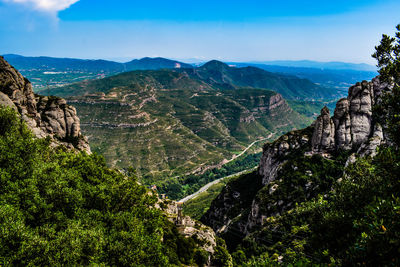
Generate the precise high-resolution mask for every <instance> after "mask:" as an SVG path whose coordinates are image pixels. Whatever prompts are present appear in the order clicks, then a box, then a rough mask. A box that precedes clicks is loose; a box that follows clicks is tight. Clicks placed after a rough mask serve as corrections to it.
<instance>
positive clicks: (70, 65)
mask: <svg viewBox="0 0 400 267" xmlns="http://www.w3.org/2000/svg"><path fill="white" fill-rule="evenodd" d="M3 57H4V58H5V59H6V60H7V61H8V62H9V63H10V64H12V65H13V66H14V67H15V68H17V69H21V70H24V69H41V70H52V71H90V72H101V71H104V72H124V71H131V70H156V69H164V68H167V69H172V68H192V67H193V66H192V65H190V64H186V63H183V62H179V61H175V60H170V59H166V58H160V57H157V58H149V57H145V58H142V59H134V60H132V61H129V62H126V63H119V62H114V61H108V60H102V59H98V60H92V59H75V58H54V57H24V56H20V55H14V54H7V55H4V56H3Z"/></svg>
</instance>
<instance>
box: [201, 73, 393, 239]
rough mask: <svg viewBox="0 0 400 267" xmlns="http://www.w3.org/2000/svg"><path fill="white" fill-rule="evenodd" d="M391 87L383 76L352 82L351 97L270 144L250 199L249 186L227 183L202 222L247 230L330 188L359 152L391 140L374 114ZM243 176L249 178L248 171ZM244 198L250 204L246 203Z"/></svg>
mask: <svg viewBox="0 0 400 267" xmlns="http://www.w3.org/2000/svg"><path fill="white" fill-rule="evenodd" d="M390 90H391V87H390V86H388V84H386V83H381V82H380V81H379V78H375V79H373V80H372V81H371V82H367V81H363V82H361V83H357V84H355V85H354V86H351V87H350V88H349V92H348V97H347V98H343V99H340V100H339V101H338V102H337V104H336V108H335V111H334V113H333V116H331V113H330V111H329V109H328V108H327V107H324V108H323V109H322V110H321V115H320V116H319V117H318V118H317V119H316V121H315V122H314V123H313V124H312V125H311V126H310V127H308V128H305V129H303V130H298V131H292V132H289V133H287V134H285V135H283V136H281V137H280V138H279V139H278V140H276V141H275V142H273V143H268V144H266V145H265V146H264V148H263V155H262V157H261V160H260V165H259V168H258V170H257V172H256V173H254V174H253V180H254V181H253V183H257V180H260V181H261V186H260V187H259V190H257V191H256V192H253V193H252V194H249V195H248V196H247V198H250V199H244V198H243V197H240V196H242V195H243V194H244V193H245V192H247V191H250V190H246V189H243V188H242V189H241V190H242V191H240V192H239V191H238V190H236V191H238V192H236V191H235V190H232V188H231V187H232V184H233V183H229V184H228V185H227V187H226V188H225V189H224V190H223V191H222V193H221V195H219V196H218V197H217V198H216V199H215V200H214V202H213V203H212V206H211V207H210V209H209V211H208V212H207V213H206V214H205V216H204V217H203V218H202V220H203V222H205V223H207V224H208V225H211V226H212V227H213V228H214V230H216V231H219V232H224V233H225V235H229V234H232V233H233V232H236V233H237V232H240V234H241V235H242V236H245V235H248V234H249V233H251V232H252V231H254V230H255V229H257V228H258V227H259V226H261V225H262V224H263V223H264V221H265V220H266V219H267V218H268V217H270V216H276V215H278V214H280V213H281V212H283V211H285V210H286V211H287V210H289V209H291V208H293V207H294V206H293V205H295V203H298V202H301V201H305V200H309V199H311V198H313V197H315V196H316V195H318V194H321V193H323V192H326V190H329V188H330V187H331V186H332V184H333V183H334V182H335V180H336V179H338V178H339V177H341V176H342V174H343V169H344V166H345V165H346V164H348V163H349V162H352V161H353V160H354V159H355V156H374V155H375V154H376V148H377V147H378V146H379V145H381V144H383V143H385V142H390V141H389V140H388V138H387V136H386V134H385V126H384V125H382V122H378V121H377V120H375V118H374V109H373V108H374V105H375V104H377V103H379V101H380V98H381V96H382V94H383V93H384V92H386V91H390ZM239 180H248V183H247V184H249V185H250V184H251V180H249V179H248V178H246V177H243V178H242V177H241V178H239ZM235 183H238V181H236V182H235ZM253 191H254V190H253ZM243 202H247V203H250V202H251V204H250V205H248V206H247V207H244V206H243V205H242V203H243ZM227 214H229V216H228V215H227ZM234 220H236V222H235V223H232V221H234ZM215 222H218V223H215ZM230 227H231V228H232V229H229V228H230Z"/></svg>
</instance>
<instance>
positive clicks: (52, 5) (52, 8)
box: [3, 0, 79, 13]
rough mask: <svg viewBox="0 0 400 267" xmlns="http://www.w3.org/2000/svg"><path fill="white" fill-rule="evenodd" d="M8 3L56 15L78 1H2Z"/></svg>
mask: <svg viewBox="0 0 400 267" xmlns="http://www.w3.org/2000/svg"><path fill="white" fill-rule="evenodd" d="M3 1H4V2H8V3H16V4H24V5H28V6H30V7H33V8H34V9H36V10H39V11H44V12H50V13H57V12H59V11H61V10H64V9H67V8H69V7H70V6H71V5H73V4H74V3H76V2H78V1H79V0H3Z"/></svg>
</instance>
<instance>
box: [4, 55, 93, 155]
mask: <svg viewBox="0 0 400 267" xmlns="http://www.w3.org/2000/svg"><path fill="white" fill-rule="evenodd" d="M10 101H11V103H12V104H13V105H11V103H10ZM0 103H1V104H3V103H4V104H5V105H7V106H11V107H14V108H15V109H16V110H17V111H18V112H19V113H20V114H21V117H22V119H23V120H24V121H25V122H26V123H27V125H28V127H29V128H30V129H31V130H32V132H33V133H34V134H35V136H36V137H38V138H44V137H47V136H49V137H50V138H51V139H52V141H53V142H52V143H53V144H54V145H59V144H63V145H65V146H66V147H69V148H76V149H78V150H82V151H86V152H88V153H90V147H89V144H88V141H87V139H86V138H85V137H84V136H83V135H82V133H81V130H80V121H79V118H78V116H77V115H76V110H75V108H74V107H72V106H69V105H67V103H66V101H65V100H64V99H62V98H58V97H45V96H39V95H35V94H34V93H33V90H32V85H31V83H30V82H29V81H28V80H27V79H25V78H24V77H23V76H22V75H21V74H20V73H19V72H18V71H17V70H16V69H14V68H13V67H12V66H11V65H10V64H8V63H7V62H6V61H5V60H4V59H3V58H2V57H0Z"/></svg>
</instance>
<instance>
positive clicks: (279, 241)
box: [233, 148, 400, 266]
mask: <svg viewBox="0 0 400 267" xmlns="http://www.w3.org/2000/svg"><path fill="white" fill-rule="evenodd" d="M399 161H400V153H399V151H398V150H396V149H393V148H385V149H382V150H381V151H380V152H379V154H378V156H377V157H375V158H374V159H370V158H369V159H359V160H358V161H357V162H356V163H355V164H354V165H351V166H349V167H348V168H347V170H346V178H345V179H343V180H342V181H341V182H340V183H338V184H336V185H335V186H334V187H333V188H334V190H332V191H331V190H329V191H328V192H326V191H325V193H322V194H320V195H318V196H316V197H315V198H313V199H311V200H309V201H305V202H302V203H299V204H298V205H296V207H294V208H292V209H290V210H288V211H287V212H284V213H282V215H281V216H271V217H269V218H266V220H265V223H264V226H263V228H262V229H261V230H260V231H258V232H255V233H253V234H252V235H250V236H249V237H247V238H246V239H245V240H244V241H243V243H242V244H240V245H239V247H238V248H237V249H236V252H235V253H234V254H233V258H234V259H236V260H237V261H238V262H237V264H244V263H245V262H247V261H248V260H249V259H251V260H249V262H254V261H255V262H259V263H260V262H261V259H259V256H260V255H262V258H263V260H267V261H266V262H277V261H278V258H279V259H280V261H283V262H285V264H289V263H296V262H298V261H306V262H309V263H310V262H313V263H324V264H328V263H332V264H336V265H347V266H348V265H351V266H354V265H358V264H363V263H364V264H365V263H367V264H368V265H371V266H377V265H380V266H397V265H398V264H399V263H400V259H399V257H398V251H399V249H400V242H399V240H400V239H399V237H400V236H399V233H400V224H399V223H398V222H399V219H400V213H399V210H400V195H399V187H400V181H399V179H398V177H399V175H400V168H399V166H398V162H399ZM242 254H244V255H246V256H245V257H244V258H243V257H242V258H239V257H238V256H239V255H242ZM235 256H236V257H235ZM249 262H248V263H249Z"/></svg>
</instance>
